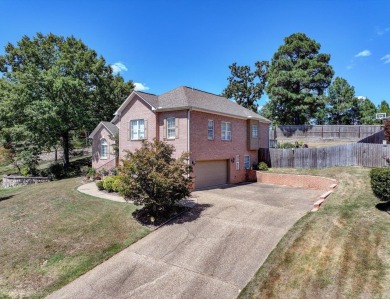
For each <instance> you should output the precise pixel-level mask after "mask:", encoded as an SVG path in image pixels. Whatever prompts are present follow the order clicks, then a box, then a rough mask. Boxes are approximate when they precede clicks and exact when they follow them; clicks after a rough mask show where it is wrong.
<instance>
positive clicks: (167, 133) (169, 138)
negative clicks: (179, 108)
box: [166, 116, 176, 140]
mask: <svg viewBox="0 0 390 299" xmlns="http://www.w3.org/2000/svg"><path fill="white" fill-rule="evenodd" d="M169 119H173V129H174V130H175V133H174V134H173V136H171V137H169ZM166 130H167V132H166V136H167V139H168V140H173V139H176V117H174V116H171V117H167V127H166ZM171 130H172V128H171Z"/></svg>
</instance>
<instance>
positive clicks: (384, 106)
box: [377, 100, 390, 117]
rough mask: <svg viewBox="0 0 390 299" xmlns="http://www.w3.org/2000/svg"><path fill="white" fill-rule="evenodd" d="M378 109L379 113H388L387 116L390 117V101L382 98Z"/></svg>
mask: <svg viewBox="0 0 390 299" xmlns="http://www.w3.org/2000/svg"><path fill="white" fill-rule="evenodd" d="M377 111H378V113H386V117H389V116H390V106H389V103H387V102H386V101H385V100H382V102H381V103H380V104H379V105H378V108H377Z"/></svg>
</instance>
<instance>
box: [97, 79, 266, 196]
mask: <svg viewBox="0 0 390 299" xmlns="http://www.w3.org/2000/svg"><path fill="white" fill-rule="evenodd" d="M114 115H115V116H114V118H113V119H112V121H111V122H100V123H99V124H98V126H97V127H96V128H95V130H94V131H93V132H92V133H91V135H90V136H89V137H90V138H92V139H93V143H92V144H93V145H92V166H93V167H94V168H96V169H102V168H105V169H111V168H113V167H115V165H116V161H115V155H114V153H113V151H112V143H113V141H112V136H114V135H115V134H117V133H118V134H119V159H121V158H123V157H124V156H125V155H126V152H125V151H124V150H129V151H134V150H135V149H136V148H139V147H140V145H141V140H143V139H147V140H150V141H151V140H153V139H154V138H156V139H158V140H163V141H165V142H167V143H169V144H172V145H174V147H175V149H176V152H175V155H176V157H178V156H180V155H181V153H183V152H189V153H190V160H189V163H191V164H192V166H193V174H192V176H193V177H194V178H195V179H194V183H195V188H197V189H198V188H202V187H207V186H213V185H219V184H226V183H238V182H243V181H245V179H246V172H247V171H246V170H247V169H249V168H250V167H251V166H252V165H253V164H255V163H256V164H257V163H258V149H259V148H260V147H263V148H264V147H265V148H266V147H268V140H269V136H268V134H269V124H270V121H269V120H268V119H266V118H264V117H262V116H260V115H258V114H257V113H254V112H253V111H250V110H248V109H246V108H244V107H242V106H240V105H238V104H237V103H235V102H232V101H230V100H228V99H226V98H224V97H222V96H218V95H214V94H211V93H208V92H204V91H200V90H197V89H193V88H189V87H185V86H181V87H178V88H176V89H173V90H171V91H169V92H167V93H164V94H162V95H160V96H157V95H153V94H149V93H145V92H140V91H133V92H132V93H131V94H130V95H129V97H128V98H127V99H126V100H125V101H124V102H123V104H122V105H121V106H120V107H119V108H118V110H117V111H116V112H115V113H114ZM110 136H111V138H110Z"/></svg>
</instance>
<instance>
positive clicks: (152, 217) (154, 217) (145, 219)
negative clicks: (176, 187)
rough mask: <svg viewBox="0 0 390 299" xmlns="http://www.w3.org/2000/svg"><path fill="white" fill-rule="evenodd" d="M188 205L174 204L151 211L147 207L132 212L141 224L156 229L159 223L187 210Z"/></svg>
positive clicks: (165, 221) (163, 222) (161, 223)
mask: <svg viewBox="0 0 390 299" xmlns="http://www.w3.org/2000/svg"><path fill="white" fill-rule="evenodd" d="M188 210H189V208H188V207H183V206H175V207H173V208H172V209H170V210H160V211H151V210H149V209H145V208H142V209H140V210H136V211H135V212H134V213H133V216H134V218H135V219H136V220H137V221H138V222H140V223H141V224H143V225H146V226H148V227H150V228H152V229H157V228H159V227H160V226H161V225H163V224H165V223H167V222H168V221H170V220H172V219H174V218H175V217H177V216H178V215H180V214H182V213H183V212H185V211H188Z"/></svg>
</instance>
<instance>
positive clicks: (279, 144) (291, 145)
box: [276, 142, 296, 148]
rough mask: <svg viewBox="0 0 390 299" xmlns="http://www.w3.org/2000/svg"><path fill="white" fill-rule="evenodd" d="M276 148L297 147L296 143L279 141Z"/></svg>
mask: <svg viewBox="0 0 390 299" xmlns="http://www.w3.org/2000/svg"><path fill="white" fill-rule="evenodd" d="M276 148H296V145H295V144H293V143H291V142H283V143H280V142H278V143H277V145H276Z"/></svg>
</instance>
